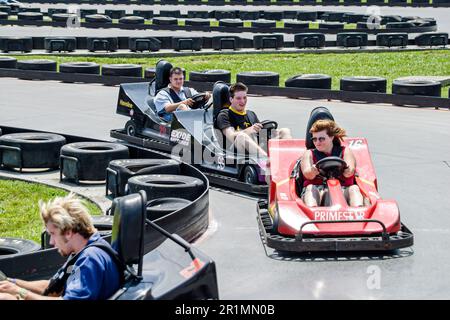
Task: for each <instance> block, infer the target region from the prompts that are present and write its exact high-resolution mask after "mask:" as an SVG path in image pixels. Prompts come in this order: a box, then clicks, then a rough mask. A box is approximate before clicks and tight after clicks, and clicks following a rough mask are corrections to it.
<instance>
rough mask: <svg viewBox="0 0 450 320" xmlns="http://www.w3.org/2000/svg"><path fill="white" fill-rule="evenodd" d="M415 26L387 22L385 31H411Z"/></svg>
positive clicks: (405, 23)
mask: <svg viewBox="0 0 450 320" xmlns="http://www.w3.org/2000/svg"><path fill="white" fill-rule="evenodd" d="M415 27H416V26H415V25H414V23H412V22H388V23H386V29H411V28H415Z"/></svg>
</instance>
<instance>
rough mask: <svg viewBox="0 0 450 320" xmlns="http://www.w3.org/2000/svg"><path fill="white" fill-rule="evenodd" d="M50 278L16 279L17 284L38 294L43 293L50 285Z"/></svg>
mask: <svg viewBox="0 0 450 320" xmlns="http://www.w3.org/2000/svg"><path fill="white" fill-rule="evenodd" d="M49 282H50V281H49V280H36V281H25V280H20V279H17V280H16V284H17V285H18V286H19V287H21V288H24V289H27V290H30V291H32V292H34V293H37V294H42V293H43V292H44V290H45V289H46V288H47V287H48V284H49Z"/></svg>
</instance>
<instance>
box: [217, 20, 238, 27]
mask: <svg viewBox="0 0 450 320" xmlns="http://www.w3.org/2000/svg"><path fill="white" fill-rule="evenodd" d="M219 26H221V27H234V28H241V27H243V26H244V21H242V20H240V19H221V20H219Z"/></svg>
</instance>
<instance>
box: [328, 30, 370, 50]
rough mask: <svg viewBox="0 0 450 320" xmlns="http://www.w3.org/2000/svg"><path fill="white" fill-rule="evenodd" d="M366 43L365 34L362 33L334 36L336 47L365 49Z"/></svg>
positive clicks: (346, 33) (345, 33) (344, 33)
mask: <svg viewBox="0 0 450 320" xmlns="http://www.w3.org/2000/svg"><path fill="white" fill-rule="evenodd" d="M367 41H368V36H367V33H363V32H343V33H338V34H337V36H336V43H337V46H338V47H344V48H349V47H360V48H362V47H366V46H367Z"/></svg>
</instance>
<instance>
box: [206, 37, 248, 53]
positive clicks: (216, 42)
mask: <svg viewBox="0 0 450 320" xmlns="http://www.w3.org/2000/svg"><path fill="white" fill-rule="evenodd" d="M241 42H242V39H241V38H240V37H238V36H225V35H223V36H214V37H212V48H213V49H214V50H222V49H228V50H229V49H231V50H236V49H239V48H241V47H242V43H241Z"/></svg>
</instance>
